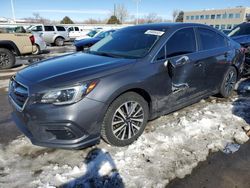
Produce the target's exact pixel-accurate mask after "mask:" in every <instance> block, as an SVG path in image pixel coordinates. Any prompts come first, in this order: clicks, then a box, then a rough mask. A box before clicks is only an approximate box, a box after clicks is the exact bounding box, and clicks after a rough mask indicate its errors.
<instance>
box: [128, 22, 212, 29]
mask: <svg viewBox="0 0 250 188" xmlns="http://www.w3.org/2000/svg"><path fill="white" fill-rule="evenodd" d="M188 26H190V27H195V26H196V27H197V26H200V27H207V28H211V27H210V26H208V25H204V24H198V23H180V22H179V23H178V22H177V23H150V24H140V25H135V26H130V27H126V28H124V29H128V30H133V29H135V30H136V29H166V28H176V29H179V28H183V27H188Z"/></svg>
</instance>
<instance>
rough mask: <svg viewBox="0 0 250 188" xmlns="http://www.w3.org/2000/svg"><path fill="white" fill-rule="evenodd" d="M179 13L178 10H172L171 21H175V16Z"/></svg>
mask: <svg viewBox="0 0 250 188" xmlns="http://www.w3.org/2000/svg"><path fill="white" fill-rule="evenodd" d="M179 13H180V10H174V11H173V13H172V16H173V22H175V21H176V18H177V16H178V15H179Z"/></svg>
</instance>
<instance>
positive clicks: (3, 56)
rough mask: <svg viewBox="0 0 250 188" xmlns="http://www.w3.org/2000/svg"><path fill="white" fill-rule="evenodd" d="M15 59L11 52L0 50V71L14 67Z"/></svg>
mask: <svg viewBox="0 0 250 188" xmlns="http://www.w3.org/2000/svg"><path fill="white" fill-rule="evenodd" d="M15 62H16V58H15V55H14V54H13V52H11V51H10V50H8V49H5V48H0V69H9V68H11V67H13V66H14V65H15Z"/></svg>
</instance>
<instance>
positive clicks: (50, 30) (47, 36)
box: [43, 25, 56, 43]
mask: <svg viewBox="0 0 250 188" xmlns="http://www.w3.org/2000/svg"><path fill="white" fill-rule="evenodd" d="M44 30H45V32H44V33H43V38H44V40H45V41H46V42H47V43H54V36H55V35H56V31H55V28H54V26H52V25H45V26H44Z"/></svg>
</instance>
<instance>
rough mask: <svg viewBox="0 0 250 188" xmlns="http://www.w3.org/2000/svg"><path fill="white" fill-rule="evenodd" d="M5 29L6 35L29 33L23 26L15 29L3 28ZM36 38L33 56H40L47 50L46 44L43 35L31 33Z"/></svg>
mask: <svg viewBox="0 0 250 188" xmlns="http://www.w3.org/2000/svg"><path fill="white" fill-rule="evenodd" d="M2 29H5V31H6V33H27V31H26V30H25V29H24V27H23V26H14V27H10V26H9V27H2ZM31 33H32V35H33V36H34V40H35V41H34V42H35V43H34V45H35V46H34V49H33V52H32V54H35V55H37V54H40V53H41V52H42V51H43V50H45V49H46V47H47V46H46V42H45V41H44V39H43V37H42V34H38V33H36V32H31Z"/></svg>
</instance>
